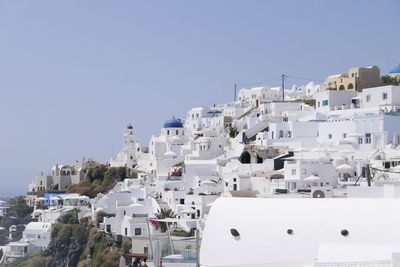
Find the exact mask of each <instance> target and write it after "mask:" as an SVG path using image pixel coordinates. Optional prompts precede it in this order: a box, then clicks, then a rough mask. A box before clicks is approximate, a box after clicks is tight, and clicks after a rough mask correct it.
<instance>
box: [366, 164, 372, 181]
mask: <svg viewBox="0 0 400 267" xmlns="http://www.w3.org/2000/svg"><path fill="white" fill-rule="evenodd" d="M365 172H366V175H367V183H368V186H371V180H372V177H371V169H370V166H369V164H367V167H366V169H365Z"/></svg>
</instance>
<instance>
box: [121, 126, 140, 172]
mask: <svg viewBox="0 0 400 267" xmlns="http://www.w3.org/2000/svg"><path fill="white" fill-rule="evenodd" d="M123 152H124V154H125V155H124V156H125V162H126V165H127V167H129V168H132V167H134V166H135V165H136V164H137V158H136V134H135V130H134V129H133V127H132V125H131V124H129V125H128V126H127V127H126V129H124V149H123Z"/></svg>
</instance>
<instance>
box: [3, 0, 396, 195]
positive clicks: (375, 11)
mask: <svg viewBox="0 0 400 267" xmlns="http://www.w3.org/2000/svg"><path fill="white" fill-rule="evenodd" d="M399 10H400V2H399V1H397V0H387V1H347V0H343V1H319V0H315V1H307V0H305V1H281V0H279V1H244V0H243V1H214V0H210V1H183V0H182V1H131V0H129V1H99V0H92V1H82V0H76V1H72V0H68V1H53V0H48V1H40V0H36V1H31V0H26V1H15V0H9V1H4V0H0V162H1V163H0V164H1V165H0V166H1V167H0V195H11V194H23V193H24V192H25V191H26V190H27V186H28V183H29V182H30V181H31V180H32V179H33V178H34V176H35V175H39V174H40V172H41V171H44V172H45V173H47V172H48V171H49V170H50V168H51V166H52V165H53V164H55V163H73V162H74V161H75V160H76V159H81V158H82V157H83V156H86V157H89V156H95V157H97V158H98V159H100V160H102V161H106V160H108V159H109V158H110V157H111V156H114V155H115V154H116V153H117V152H118V151H119V150H120V148H121V146H122V129H123V128H124V127H125V126H126V125H127V124H128V123H132V124H133V126H134V127H135V129H136V130H137V135H138V138H139V139H140V141H141V142H145V144H146V145H147V142H148V140H149V137H150V136H151V134H158V133H159V130H160V128H161V126H162V123H163V121H164V120H165V119H168V118H169V117H171V116H172V115H173V114H175V115H176V116H178V117H184V116H185V114H186V111H187V110H188V109H190V108H191V107H193V106H199V105H208V104H212V103H222V102H227V101H230V100H231V99H232V97H233V96H232V95H233V92H232V91H233V89H232V88H233V84H234V83H250V82H254V81H264V80H269V79H270V78H271V77H275V76H277V75H280V74H282V73H286V74H291V75H295V76H300V77H309V78H314V79H320V80H323V79H324V78H325V77H326V76H327V75H330V74H335V73H340V72H345V71H347V70H348V68H350V67H352V66H369V65H373V64H375V65H378V66H379V67H380V68H381V72H382V73H387V72H388V71H389V69H390V68H392V67H394V66H396V65H397V64H399V61H400V45H399V44H400V35H399V33H400V28H399V25H400V24H399V13H398V12H399ZM288 82H291V81H288ZM293 82H296V83H297V84H299V83H300V82H301V81H293ZM275 83H278V81H276V82H275V81H274V82H271V84H270V85H277V84H275Z"/></svg>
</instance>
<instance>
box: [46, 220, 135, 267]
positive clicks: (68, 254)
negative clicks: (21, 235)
mask: <svg viewBox="0 0 400 267" xmlns="http://www.w3.org/2000/svg"><path fill="white" fill-rule="evenodd" d="M130 247H131V242H129V241H127V242H124V243H123V244H116V243H115V241H114V238H113V237H112V236H111V235H109V234H106V233H104V232H99V231H98V230H97V227H96V226H94V225H92V224H90V223H89V222H88V221H87V220H82V221H81V222H80V223H79V224H66V223H58V224H56V225H55V226H54V228H53V232H52V241H51V243H50V245H49V247H48V249H47V250H46V251H45V252H44V253H43V256H44V257H45V259H46V266H47V267H65V266H70V267H75V266H79V267H86V266H87V267H89V266H93V267H102V266H108V267H113V266H116V267H117V266H118V263H119V259H120V257H121V255H123V254H126V253H128V252H129V249H130Z"/></svg>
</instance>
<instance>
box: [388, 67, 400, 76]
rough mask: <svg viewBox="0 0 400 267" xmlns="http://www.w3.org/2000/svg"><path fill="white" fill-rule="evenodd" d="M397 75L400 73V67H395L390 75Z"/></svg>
mask: <svg viewBox="0 0 400 267" xmlns="http://www.w3.org/2000/svg"><path fill="white" fill-rule="evenodd" d="M396 73H400V65H399V66H397V67H395V68H393V69H392V70H391V71H390V72H389V74H396Z"/></svg>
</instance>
